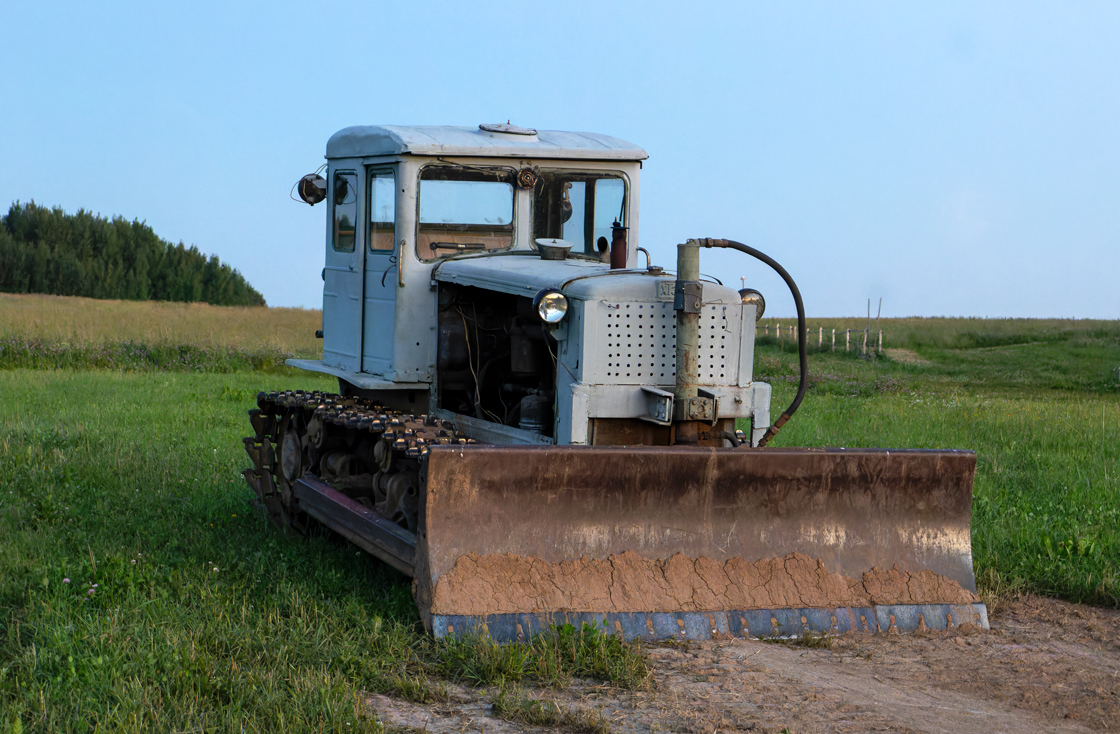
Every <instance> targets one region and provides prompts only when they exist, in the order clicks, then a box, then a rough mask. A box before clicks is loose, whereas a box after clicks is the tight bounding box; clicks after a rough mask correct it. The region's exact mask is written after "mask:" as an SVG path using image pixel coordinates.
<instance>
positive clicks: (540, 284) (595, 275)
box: [432, 250, 739, 303]
mask: <svg viewBox="0 0 1120 734" xmlns="http://www.w3.org/2000/svg"><path fill="white" fill-rule="evenodd" d="M432 279H433V280H436V281H440V282H443V283H455V284H458V285H467V286H474V287H476V288H484V289H486V290H490V291H498V292H500V293H511V294H513V295H515V296H526V297H528V298H532V297H533V296H535V295H536V294H537V293H538V292H540V291H541V290H543V289H545V288H558V289H560V290H561V291H563V292H564V295H566V296H568V297H569V298H573V299H576V300H591V299H598V298H611V299H615V300H627V301H647V300H648V301H664V300H668V301H672V300H673V287H672V284H673V281H674V276H673V275H672V274H667V273H658V274H654V273H649V272H647V271H646V270H645V269H644V268H643V269H641V270H611V269H610V266H608V265H605V264H603V263H597V262H591V261H588V260H576V259H569V260H542V259H541V258H540V256H539V255H537V253H535V252H529V251H526V250H521V251H517V252H510V253H501V254H494V255H478V256H474V257H464V258H456V259H454V260H446V261H444V262H442V263H440V264H439V265H437V266H436V267H435V268H433V269H432ZM704 300H705V301H715V302H724V303H738V302H739V294H738V292H737V291H736V290H735V289H733V288H728V287H726V286H720V285H717V284H715V283H709V284H705V287H704Z"/></svg>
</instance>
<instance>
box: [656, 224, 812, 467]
mask: <svg viewBox="0 0 1120 734" xmlns="http://www.w3.org/2000/svg"><path fill="white" fill-rule="evenodd" d="M701 247H726V248H728V249H731V250H738V251H739V252H742V253H744V254H746V255H750V256H751V257H753V258H755V259H757V260H761V261H762V262H764V263H766V264H767V265H769V266H770V267H771V268H773V269H774V271H775V272H777V273H778V275H780V276H781V277H782V280H784V281H785V282H786V285H787V286H789V290H790V292H791V293H792V294H793V302H794V305H795V306H796V307H797V356H798V361H799V363H800V367H801V378H800V381H799V382H798V385H797V395H795V396H794V398H793V401H792V402H791V403H790V404H789V407H788V408H786V409H785V410H784V411H782V414H781V415H780V416H779V417H778V420H776V421H774V424H773V425H772V426H770V427H768V428H767V429H766V433H765V434H764V435H763V436H762V438H761V439H759V442H758V445H759V446H760V447H762V446H765V445H766V444H768V443H769V442H770V439H772V438H774V436H776V435H778V431H780V430H781V429H782V426H784V425H785V424H786V422H787V421H789V419H790V418H791V417H792V416H793V414H794V412H796V411H797V408H798V406H800V405H801V400H802V399H803V398H804V397H805V388H806V385H807V383H808V378H809V355H808V347H807V344H806V336H805V305H804V303H802V301H801V291H799V290H798V289H797V284H796V283H794V282H793V278H792V277H790V274H789V273H787V272H786V269H785V268H783V267H782V266H781V265H780V264H778V262H777V261H776V260H774V259H773V258H772V257H770V256H769V255H767V254H765V253H764V252H760V251H759V250H756V249H754V248H753V247H750V246H749V245H744V244H743V243H742V242H735V241H734V240H714V239H710V238H705V239H701V240H689V241H688V242H686V243H684V244H682V245H677V282H676V288H675V296H674V300H673V307H674V309H676V312H677V381H676V386H675V389H674V391H673V396H674V400H673V406H674V415H673V418H674V420H675V421H679V422H678V423H677V427H676V434H677V443H686V444H687V443H697V442H698V439H699V432H700V427H699V422H708V423H710V422H711V420H712V418H713V417H714V415H715V406H714V405H712V401H711V400H710V399H709V398H704V397H701V396H700V394H699V387H698V383H699V381H700V368H699V363H698V361H697V357H698V355H697V349H698V347H699V342H700V307H701V295H702V292H701V286H700V248H701Z"/></svg>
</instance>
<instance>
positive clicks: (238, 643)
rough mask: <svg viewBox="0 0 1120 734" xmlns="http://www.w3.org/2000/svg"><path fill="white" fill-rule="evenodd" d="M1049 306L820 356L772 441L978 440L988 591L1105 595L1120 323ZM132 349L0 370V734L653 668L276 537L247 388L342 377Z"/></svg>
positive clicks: (340, 722)
mask: <svg viewBox="0 0 1120 734" xmlns="http://www.w3.org/2000/svg"><path fill="white" fill-rule="evenodd" d="M1055 323H1058V322H1055ZM883 325H884V329H886V328H887V326H888V324H887V322H886V321H884V324H883ZM854 326H858V324H855V325H854ZM1059 326H1061V329H1060V332H1061V333H1060V334H1059V336H1054V335H1052V334H1050V332H1049V331H1048V330H1047V329H1046V328H1040V327H1039V326H1038V324H1037V323H1035V322H1008V323H1005V322H982V321H976V320H961V319H942V320H931V323H929V324H922V323H908V324H900V325H898V327H899V328H900V329H902V328H903V327H905V329H908V330H909V331H908V332H906V333H909V334H911V335H912V336H908V337H906V338H907V339H910V341H907V342H905V344H907V345H908V346H907V347H906V348H907V349H909V350H910V352H907V353H895V354H896V356H897V357H898V359H888V358H881V359H873V360H865V359H859V358H857V357H856V356H855V355H854V354H848V355H845V354H843V353H842V352H841V353H822V354H814V355H813V357H812V372H813V379H812V387H811V390H810V393H809V395H808V396H807V398H806V400H805V402H804V404H803V406H802V408H801V410H800V411H799V412H798V414H797V415H796V416H795V417H794V419H793V420H792V421H791V422H790V423H789V424H787V426H786V427H785V429H784V430H783V431H782V433H781V434H780V435H779V437H778V440H777V442H776V443H778V444H780V445H805V446H824V445H833V446H849V447H852V446H887V447H919V448H921V447H925V448H936V447H950V448H967V449H974V450H976V451H977V453H978V457H979V464H978V472H977V478H976V488H975V502H974V507H973V553H974V559H975V562H976V569H977V576H978V580H979V583H980V585H981V588H982V590H983V591H984V592H985V593H986V594H989V598H990V595H991V594H992V593H993V592H999V591H1001V590H1006V589H1029V590H1034V591H1039V592H1042V593H1047V594H1052V595H1056V596H1060V597H1063V598H1068V599H1073V600H1081V601H1089V602H1093V603H1098V604H1105V605H1110V606H1120V579H1118V576H1117V562H1118V559H1120V481H1118V479H1117V472H1118V467H1120V386H1118V384H1117V382H1116V375H1115V368H1116V366H1117V365H1120V324H1118V323H1116V322H1061V323H1060V324H1059ZM892 328H893V327H892ZM1016 329H1018V330H1019V332H1022V333H1023V334H1025V335H1026V336H1016V333H1018V332H1016ZM900 334H901V332H900ZM962 334H964V336H962ZM969 335H971V336H969ZM21 338H26V337H21ZM130 338H131V337H130ZM892 339H893V337H891V332H888V334H887V344H888V346H891V345H892ZM923 340H925V341H923ZM994 340H1002V341H999V343H995V344H993V343H992V342H993V341H994ZM763 342H764V343H763V344H762V345H761V346H760V348H759V350H758V352H757V360H756V361H757V365H758V370H759V373H760V375H759V376H760V378H762V379H767V380H769V381H771V382H772V383H773V384H774V386H775V398H774V408H775V412H776V411H777V410H780V409H781V408H782V407H784V405H785V404H786V403H787V402H788V400H789V399H790V398H791V397H792V395H793V391H794V389H795V385H796V382H795V380H796V359H795V356H794V355H793V353H792V352H791V351H790V345H789V342H788V340H783V341H782V342H780V343H779V342H778V341H777V340H774V339H770V340H763ZM105 343H106V342H105V340H104V339H102V338H101V337H100V336H98V337H97V338H93V337H91V338H90V339H87V340H85V341H82V340H80V339H79V340H77V341H72V342H71V344H76V345H77V346H78V347H80V348H93V346H95V345H104V344H105ZM166 343H167V344H176V343H178V344H186V345H188V346H187V347H186V348H187V349H201V348H218V347H219V346H221V347H223V348H224V347H225V346H229V345H230V343H221V344H219V343H217V342H212V341H206V340H204V339H198V340H195V339H181V340H179V341H176V335H175V334H168V335H166ZM902 344H903V340H902V336H899V339H898V340H897V341H895V342H894V346H900V345H902ZM980 345H982V346H980ZM232 346H234V347H238V348H243V349H247V350H252V349H256V348H257V346H259V345H257V346H254V345H253V344H250V343H243V344H241V345H237V344H233V345H232ZM272 348H275V349H278V350H288V349H292V344H288V343H284V342H278V343H276V344H274V345H273V347H272ZM903 359H906V360H908V361H906V362H904V361H902V360H903ZM35 364H37V365H38V366H46V365H45V364H44V363H41V362H40V363H35ZM73 364H74V365H75V366H83V365H88V364H90V363H89V362H88V361H87V362H82V361H80V360H79V361H76V362H74V363H73ZM243 366H244V365H242V364H241V363H233V364H231V366H230V367H229V369H232V370H238V369H241V367H243ZM128 369H129V368H122V367H120V366H114V367H112V368H111V369H101V370H77V369H63V370H56V369H6V370H0V732H8V731H22V732H56V731H59V732H66V731H130V732H131V731H159V732H163V731H261V732H273V731H276V732H284V731H293V732H295V731H378V730H379V729H380V725H379V724H378V723H377V722H376V721H374V720H372V719H371V718H369V716H368V715H367V711H366V709H365V707H364V705H363V703H362V694H363V692H365V691H379V692H386V693H390V694H392V695H396V696H399V697H403V698H407V699H409V700H414V701H420V702H429V703H430V702H438V701H442V700H445V699H446V698H447V691H446V686H447V685H448V684H449V683H451V682H459V683H466V684H468V685H474V686H485V687H492V688H494V689H496V690H497V691H498V697H499V698H500V699H501V701H502V711H504V712H505V713H504V714H503V715H505V716H507V717H509V718H512V719H515V720H519V721H530V720H531V721H540V722H541V723H545V722H544V721H543V719H541V718H540V717H548V718H550V719H551V718H552V714H551V713H550V712H549V711H550V710H549V708H548V706H547V704H542V703H540V700H541V694H540V691H541V690H543V691H547V690H548V689H549V688H554V687H560V686H564V685H566V684H567V683H568V682H569V681H570V680H571V679H573V678H592V679H599V680H605V681H611V682H613V683H615V684H617V685H622V686H637V685H642V684H643V683H644V682H645V681H646V680H647V679H648V669H647V668H646V664H645V661H644V660H643V658H642V657H641V654H640V651H635V649H634V648H632V647H629V646H626V645H622V644H621V643H620V642H619V641H618V640H617V639H616V638H613V637H611V636H607V635H602V634H600V633H597V632H595V631H591V630H576V629H560V630H555V631H554V632H553V633H552V634H551V635H545V636H542V637H539V638H536V639H534V640H532V641H531V642H527V643H522V644H514V645H505V646H497V645H494V644H492V643H490V642H488V641H485V640H461V641H449V642H436V641H433V640H431V639H429V638H427V637H425V636H424V635H423V634H422V633H421V630H420V628H419V624H418V622H417V617H416V612H415V610H414V608H413V605H412V601H411V596H410V592H409V586H408V581H407V579H405V578H403V577H402V576H400V575H399V574H396V573H395V572H393V571H391V570H388V569H386V568H385V567H384V566H383V565H381V564H379V563H377V562H376V561H374V560H372V559H371V558H369V557H368V556H367V555H365V554H364V553H359V552H357V551H356V550H355V549H354V548H353V547H351V546H349V545H347V544H346V543H344V542H341V541H338V540H336V539H335V538H333V537H331V536H329V535H317V536H313V537H311V538H309V539H306V540H304V541H298V542H288V541H285V540H283V539H282V538H280V537H279V536H278V534H277V533H275V532H273V530H272V529H271V528H270V527H269V526H268V525H267V524H265V523H264V522H263V521H262V520H260V519H259V518H257V517H256V516H255V515H253V514H252V513H251V512H250V511H249V507H248V500H249V490H248V488H247V487H245V485H244V482H243V481H242V479H241V478H240V476H239V472H240V470H241V469H242V468H244V467H245V466H246V465H247V459H246V457H245V456H244V453H243V451H242V449H241V442H240V438H241V436H243V435H245V434H246V433H247V430H248V424H247V420H246V418H245V410H246V409H248V408H250V407H252V406H253V402H254V400H253V398H254V396H255V394H256V392H257V391H258V390H260V389H274V388H277V387H285V388H305V389H323V390H333V389H334V388H335V383H334V381H333V380H332V379H328V378H320V377H315V376H308V375H307V374H306V373H299V372H296V371H294V370H288V369H286V368H282V367H281V368H270V369H272V370H273V371H272V373H271V374H265V373H261V372H251V371H233V372H229V373H214V372H208V373H198V372H195V371H191V370H187V371H181V370H178V369H177V368H174V369H171V368H169V366H168V365H164V364H159V363H155V364H152V365H150V366H149V367H146V368H136V369H135V371H133V372H129V371H128ZM169 369H171V371H169ZM65 579H69V583H65V582H64V580H65ZM92 584H97V586H96V587H94V586H92ZM91 589H92V591H93V593H92V594H91V593H90V590H91ZM523 687H531V688H534V689H537V693H532V694H531V695H523ZM497 700H498V699H495V701H497ZM558 715H561V716H562V714H558ZM588 722H590V723H588V724H587V725H588V726H589V727H592V728H593V727H594V726H595V725H596V724H595V722H594V721H592V720H591V719H589V720H588ZM577 723H578V722H576V721H575V720H574V719H572V720H564V721H561V720H560V719H556V720H554V721H552V723H551V724H550V725H559V726H562V727H569V728H570V727H575V726H576V725H577Z"/></svg>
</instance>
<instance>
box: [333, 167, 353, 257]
mask: <svg viewBox="0 0 1120 734" xmlns="http://www.w3.org/2000/svg"><path fill="white" fill-rule="evenodd" d="M344 177H349V178H350V179H351V181H348V182H347V185H348V186H350V188H351V189H352V190H353V194H352V195H353V198H354V200H353V207H354V218H353V227H354V229H353V230H351V237H352V240H351V242H350V247H349V248H346V247H339V240H340V239H341V238H340V237H339V233H340V230H339V228H338V210H339V207H342V206H347V204H346V201H345V200H343V201H342V202H341V203H339V202H336V201H335V195H336V190H337V186H338V179H339V178H344ZM360 180H361V179H360V178H359V177H358V172H357V171H356V170H354V169H350V168H343V169H339V170H335V171H332V172H331V191H330V202H331V249H332V250H334V251H335V252H340V253H343V254H346V255H350V254H353V253H355V252H357V250H358V240H359V239H360V238H359V236H358V234H359V219H358V217H359V215H360V214H361V211H360V210H361V207H360V206H359V205H358V204H359V202H358V182H359V181H360Z"/></svg>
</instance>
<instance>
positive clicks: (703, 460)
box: [414, 446, 988, 641]
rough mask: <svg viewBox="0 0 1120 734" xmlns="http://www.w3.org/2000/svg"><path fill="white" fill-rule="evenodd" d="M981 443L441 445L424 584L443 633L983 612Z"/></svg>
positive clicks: (776, 626)
mask: <svg viewBox="0 0 1120 734" xmlns="http://www.w3.org/2000/svg"><path fill="white" fill-rule="evenodd" d="M975 468H976V455H975V454H974V453H973V452H971V451H929V450H902V451H895V450H881V449H847V450H845V449H786V448H780V449H772V448H767V449H739V450H736V449H709V448H697V447H668V448H655V447H639V448H629V447H627V448H624V447H585V446H557V447H548V446H541V447H511V446H501V447H498V446H454V447H452V446H435V447H432V449H431V452H430V455H429V457H428V465H427V481H426V489H425V492H426V496H425V497H424V501H423V503H422V505H421V513H422V515H421V518H420V528H421V532H420V533H419V535H418V537H417V553H416V559H415V576H416V581H415V584H416V585H415V588H414V590H415V594H416V599H417V604H418V606H419V607H420V612H421V616H422V618H423V620H424V624H425V626H426V627H427V628H428V629H429V630H430V631H431V632H433V633H434V634H435V635H436V636H441V637H442V636H445V635H459V634H464V633H470V632H478V633H484V634H489V635H490V636H491V637H493V638H494V639H496V640H500V641H502V640H516V639H520V638H523V637H524V636H527V635H531V634H533V633H535V632H537V631H540V630H541V629H544V628H547V627H548V626H550V625H554V624H565V623H571V624H575V625H577V626H578V625H581V624H585V623H589V624H592V625H595V626H596V627H606V628H607V630H608V631H610V632H617V633H620V634H622V635H623V636H624V637H626V638H627V639H634V638H641V639H667V638H675V639H706V638H712V637H722V636H728V635H733V636H750V637H789V636H798V635H802V634H804V633H806V632H808V631H819V632H825V633H828V632H835V633H839V632H845V631H848V630H866V631H872V632H875V631H881V632H907V631H913V630H916V629H924V628H928V629H944V628H946V627H947V626H953V625H959V624H963V623H966V622H967V623H971V624H974V625H976V626H979V627H984V628H986V627H987V626H988V621H987V610H986V608H985V607H984V605H983V604H982V603H980V600H979V598H978V597H977V596H976V593H975V592H976V581H975V577H974V575H973V569H972V549H971V539H970V529H969V523H970V518H971V504H972V479H973V474H974V473H975Z"/></svg>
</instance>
